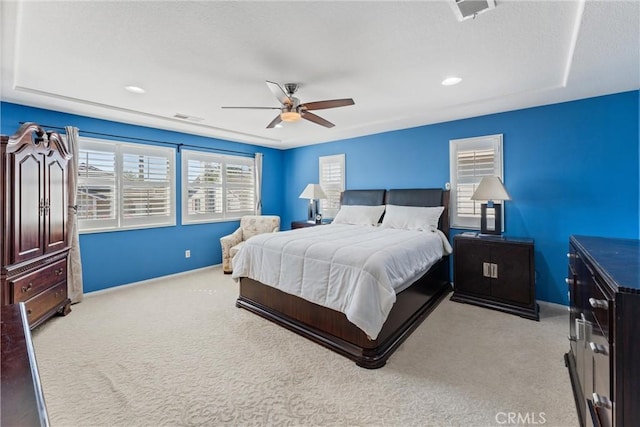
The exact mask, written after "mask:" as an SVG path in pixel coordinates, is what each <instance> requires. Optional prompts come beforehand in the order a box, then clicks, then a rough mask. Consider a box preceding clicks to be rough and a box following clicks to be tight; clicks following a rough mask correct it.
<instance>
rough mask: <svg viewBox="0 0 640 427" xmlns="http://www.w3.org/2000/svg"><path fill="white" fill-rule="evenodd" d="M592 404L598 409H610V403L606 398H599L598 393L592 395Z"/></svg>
mask: <svg viewBox="0 0 640 427" xmlns="http://www.w3.org/2000/svg"><path fill="white" fill-rule="evenodd" d="M593 404H594V405H595V406H597V407H598V408H607V409H611V406H612V405H611V401H610V400H609V398H608V397H606V396H600V395H599V394H598V393H593Z"/></svg>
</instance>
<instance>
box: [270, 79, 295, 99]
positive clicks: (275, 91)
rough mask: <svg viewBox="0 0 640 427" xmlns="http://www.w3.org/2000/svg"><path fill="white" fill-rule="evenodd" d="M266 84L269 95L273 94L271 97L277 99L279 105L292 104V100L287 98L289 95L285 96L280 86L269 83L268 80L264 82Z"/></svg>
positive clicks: (285, 93)
mask: <svg viewBox="0 0 640 427" xmlns="http://www.w3.org/2000/svg"><path fill="white" fill-rule="evenodd" d="M266 83H267V86H268V87H269V90H270V91H271V93H273V95H274V96H275V97H276V98H278V101H280V103H282V104H289V105H291V104H293V100H292V99H291V98H289V95H287V92H285V91H284V89H282V86H280V85H279V84H278V83H275V82H270V81H269V80H266Z"/></svg>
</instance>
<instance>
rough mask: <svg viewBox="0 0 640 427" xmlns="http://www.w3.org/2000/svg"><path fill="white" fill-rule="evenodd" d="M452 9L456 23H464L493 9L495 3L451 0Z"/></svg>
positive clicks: (492, 1) (490, 0)
mask: <svg viewBox="0 0 640 427" xmlns="http://www.w3.org/2000/svg"><path fill="white" fill-rule="evenodd" d="M452 7H453V12H454V13H455V14H456V17H457V18H458V21H464V20H466V19H469V18H475V17H476V16H478V15H479V14H481V13H483V12H486V11H487V10H491V9H494V8H495V7H496V2H495V0H452Z"/></svg>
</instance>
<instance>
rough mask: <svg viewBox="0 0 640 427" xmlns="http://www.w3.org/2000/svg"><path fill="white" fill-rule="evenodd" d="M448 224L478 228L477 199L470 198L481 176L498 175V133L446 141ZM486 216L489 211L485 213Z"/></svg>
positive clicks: (500, 153) (499, 147)
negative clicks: (448, 187)
mask: <svg viewBox="0 0 640 427" xmlns="http://www.w3.org/2000/svg"><path fill="white" fill-rule="evenodd" d="M449 147H450V171H451V176H450V179H451V193H452V194H451V206H450V210H451V226H452V227H458V228H472V229H476V228H477V229H479V228H480V204H481V201H475V200H471V196H472V195H473V193H474V192H475V190H476V188H477V187H478V184H479V183H480V180H482V177H484V176H490V175H495V176H498V177H500V178H501V179H502V178H503V176H502V135H489V136H483V137H477V138H465V139H455V140H451V141H450V142H449ZM488 217H489V218H491V217H493V213H489V215H488Z"/></svg>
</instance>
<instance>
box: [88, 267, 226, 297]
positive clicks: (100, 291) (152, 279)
mask: <svg viewBox="0 0 640 427" xmlns="http://www.w3.org/2000/svg"><path fill="white" fill-rule="evenodd" d="M216 268H222V263H220V264H214V265H208V266H206V267H200V268H194V269H193V270H186V271H181V272H179V273H173V274H168V275H166V276H158V277H152V278H151V279H145V280H141V281H139V282H132V283H125V284H124V285H118V286H112V287H110V288H106V289H99V290H97V291H91V292H87V293H86V294H84V295H83V296H84V297H92V296H96V295H101V294H104V293H107V292H112V291H115V290H120V289H122V288H128V287H131V286H139V285H145V284H149V283H151V282H154V281H156V280H164V279H168V278H171V277H178V276H184V275H186V274H191V273H195V272H197V271H202V270H213V269H216Z"/></svg>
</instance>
